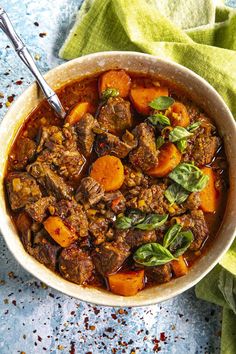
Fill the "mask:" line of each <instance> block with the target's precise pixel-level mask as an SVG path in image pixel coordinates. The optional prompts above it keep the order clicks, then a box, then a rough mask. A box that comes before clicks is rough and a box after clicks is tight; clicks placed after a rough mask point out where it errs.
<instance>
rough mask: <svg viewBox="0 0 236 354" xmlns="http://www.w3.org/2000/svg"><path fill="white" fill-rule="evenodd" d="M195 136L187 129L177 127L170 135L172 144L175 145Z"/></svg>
mask: <svg viewBox="0 0 236 354" xmlns="http://www.w3.org/2000/svg"><path fill="white" fill-rule="evenodd" d="M192 135H193V134H192V133H190V132H189V131H188V130H187V129H185V128H183V127H175V128H174V129H173V130H172V131H171V132H170V134H169V140H170V141H171V142H172V143H175V142H177V141H180V140H182V139H184V138H188V137H190V136H192Z"/></svg>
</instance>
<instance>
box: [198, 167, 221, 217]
mask: <svg viewBox="0 0 236 354" xmlns="http://www.w3.org/2000/svg"><path fill="white" fill-rule="evenodd" d="M201 170H202V172H203V173H204V175H207V176H208V177H209V180H208V183H207V185H206V187H205V188H204V189H203V190H202V191H201V192H200V200H201V204H200V207H201V209H202V210H203V211H205V212H207V213H214V212H215V211H216V209H217V201H218V191H217V189H216V187H215V173H214V171H213V170H212V168H211V167H203V168H201Z"/></svg>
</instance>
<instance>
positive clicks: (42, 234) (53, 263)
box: [29, 229, 61, 271]
mask: <svg viewBox="0 0 236 354" xmlns="http://www.w3.org/2000/svg"><path fill="white" fill-rule="evenodd" d="M60 250H61V247H60V246H59V245H58V244H57V243H56V242H54V241H53V240H52V239H51V238H50V237H49V236H48V234H47V232H46V231H45V230H44V229H42V230H41V231H39V232H38V233H37V234H36V235H35V237H34V245H33V247H32V248H31V249H30V251H29V253H30V254H31V255H32V256H33V257H34V258H36V259H37V260H38V261H39V262H40V263H42V264H44V265H45V266H46V267H47V268H49V269H51V270H53V271H55V270H56V268H57V257H58V253H59V251H60Z"/></svg>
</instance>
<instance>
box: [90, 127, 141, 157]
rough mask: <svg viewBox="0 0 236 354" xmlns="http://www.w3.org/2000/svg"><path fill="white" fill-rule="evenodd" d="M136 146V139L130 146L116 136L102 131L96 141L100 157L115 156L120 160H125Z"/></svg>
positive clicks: (96, 148)
mask: <svg viewBox="0 0 236 354" xmlns="http://www.w3.org/2000/svg"><path fill="white" fill-rule="evenodd" d="M127 134H128V133H127ZM130 134H131V133H130ZM131 135H132V134H131ZM132 136H133V135H132ZM136 145H137V144H136V140H135V139H134V140H133V142H132V143H131V145H129V144H128V143H127V142H124V141H122V140H121V139H120V138H118V137H117V136H116V135H113V134H111V133H108V132H106V131H104V130H101V129H100V130H99V133H97V137H96V141H95V150H96V152H97V154H98V155H99V156H104V155H114V156H116V157H119V158H120V159H123V158H125V157H126V156H127V155H128V154H129V152H130V151H131V150H132V149H134V148H135V146H136Z"/></svg>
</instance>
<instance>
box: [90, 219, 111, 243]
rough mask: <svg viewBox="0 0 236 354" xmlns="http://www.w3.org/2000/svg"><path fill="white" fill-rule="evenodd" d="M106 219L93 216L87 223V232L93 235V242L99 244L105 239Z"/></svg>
mask: <svg viewBox="0 0 236 354" xmlns="http://www.w3.org/2000/svg"><path fill="white" fill-rule="evenodd" d="M108 225H109V223H108V220H107V219H106V218H104V217H95V218H94V220H92V221H91V222H90V223H89V232H90V234H91V235H92V236H93V240H92V242H93V244H94V245H99V244H101V243H102V242H104V241H106V233H107V231H108Z"/></svg>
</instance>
